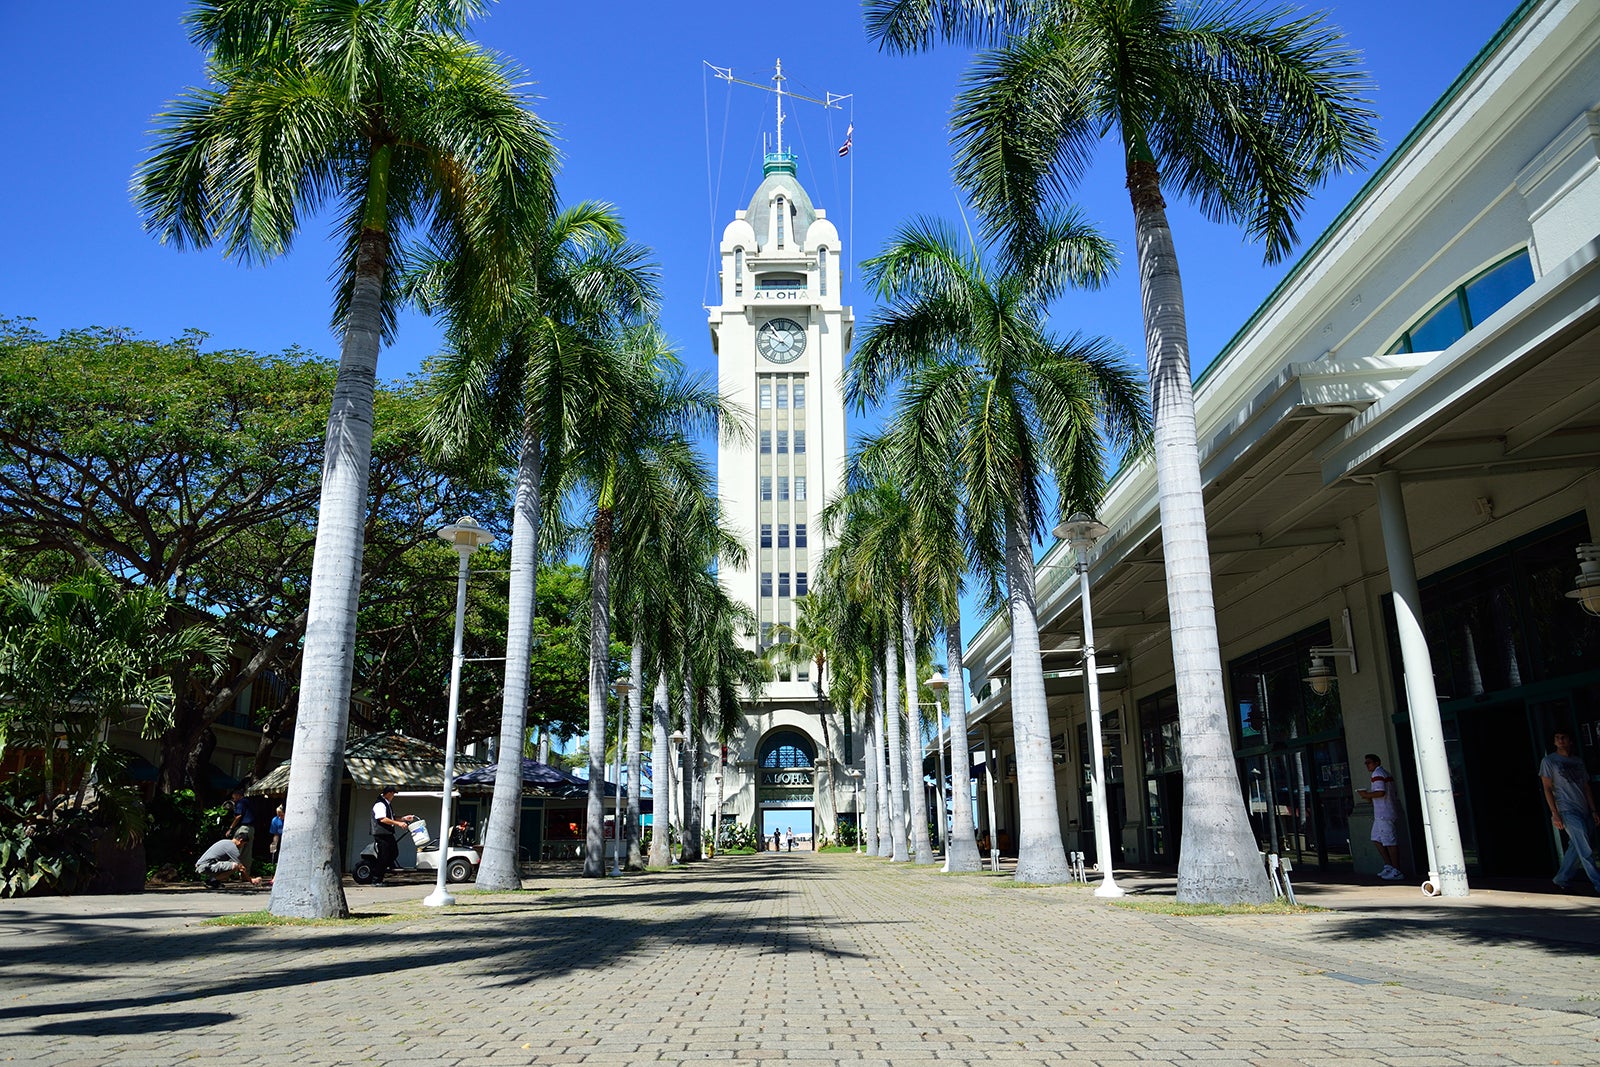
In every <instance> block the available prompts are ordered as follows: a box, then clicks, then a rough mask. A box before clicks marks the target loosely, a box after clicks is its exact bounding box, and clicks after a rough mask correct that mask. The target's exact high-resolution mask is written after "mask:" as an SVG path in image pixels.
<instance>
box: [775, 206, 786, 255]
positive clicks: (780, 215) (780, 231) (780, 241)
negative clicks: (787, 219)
mask: <svg viewBox="0 0 1600 1067" xmlns="http://www.w3.org/2000/svg"><path fill="white" fill-rule="evenodd" d="M784 214H785V212H784V207H783V197H781V196H780V197H778V210H777V216H778V247H779V248H782V247H783V221H784Z"/></svg>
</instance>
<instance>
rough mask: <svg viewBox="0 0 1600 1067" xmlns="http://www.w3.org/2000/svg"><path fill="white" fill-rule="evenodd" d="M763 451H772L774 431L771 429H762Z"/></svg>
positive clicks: (763, 452) (764, 452)
mask: <svg viewBox="0 0 1600 1067" xmlns="http://www.w3.org/2000/svg"><path fill="white" fill-rule="evenodd" d="M761 451H762V454H763V455H764V454H766V453H768V452H771V451H772V431H771V430H762V431H761Z"/></svg>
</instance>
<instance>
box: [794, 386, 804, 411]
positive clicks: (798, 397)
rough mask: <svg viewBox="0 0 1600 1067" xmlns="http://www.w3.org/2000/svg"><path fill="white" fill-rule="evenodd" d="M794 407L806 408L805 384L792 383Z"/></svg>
mask: <svg viewBox="0 0 1600 1067" xmlns="http://www.w3.org/2000/svg"><path fill="white" fill-rule="evenodd" d="M794 406H795V407H797V408H803V407H805V406H806V383H805V382H795V383H794Z"/></svg>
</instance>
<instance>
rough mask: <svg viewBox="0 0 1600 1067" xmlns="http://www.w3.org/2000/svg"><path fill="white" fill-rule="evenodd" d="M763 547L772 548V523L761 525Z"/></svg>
mask: <svg viewBox="0 0 1600 1067" xmlns="http://www.w3.org/2000/svg"><path fill="white" fill-rule="evenodd" d="M761 547H762V548H771V547H772V523H770V522H764V523H762V524H761Z"/></svg>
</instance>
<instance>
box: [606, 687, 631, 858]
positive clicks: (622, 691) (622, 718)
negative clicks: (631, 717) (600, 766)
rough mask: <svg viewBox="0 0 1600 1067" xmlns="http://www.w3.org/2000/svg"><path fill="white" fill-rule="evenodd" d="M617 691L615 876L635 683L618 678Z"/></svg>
mask: <svg viewBox="0 0 1600 1067" xmlns="http://www.w3.org/2000/svg"><path fill="white" fill-rule="evenodd" d="M612 688H614V689H615V690H616V691H617V758H616V762H615V764H614V766H615V767H616V774H614V775H613V776H612V777H613V778H615V779H616V789H617V802H616V804H614V805H613V806H612V811H613V812H614V814H613V815H612V818H611V822H612V826H611V830H612V848H611V873H612V875H613V876H620V875H621V874H622V731H623V729H624V727H623V723H624V722H626V721H627V715H628V694H629V693H630V692H632V691H633V685H632V684H631V683H629V681H628V680H627V679H626V678H618V679H617V681H616V684H615V685H614V686H613V687H612Z"/></svg>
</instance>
